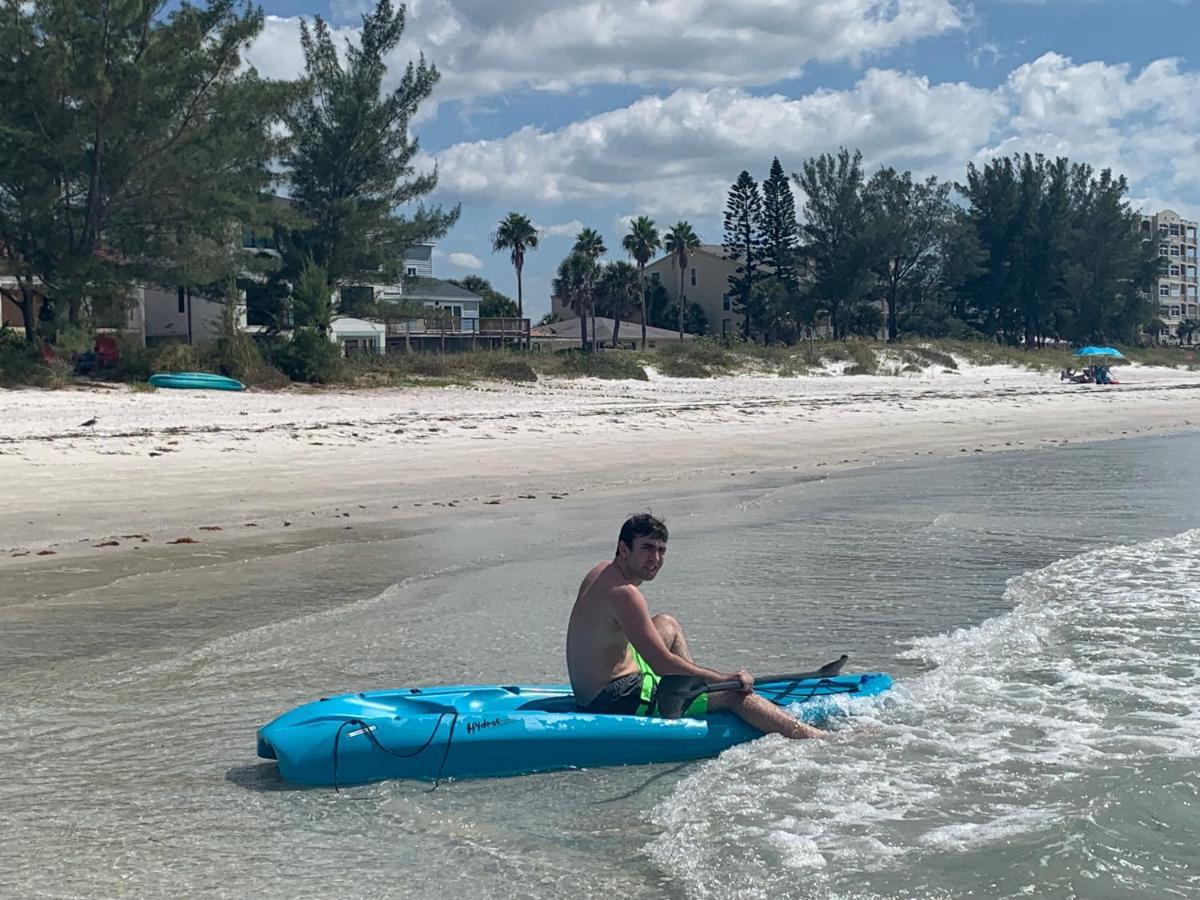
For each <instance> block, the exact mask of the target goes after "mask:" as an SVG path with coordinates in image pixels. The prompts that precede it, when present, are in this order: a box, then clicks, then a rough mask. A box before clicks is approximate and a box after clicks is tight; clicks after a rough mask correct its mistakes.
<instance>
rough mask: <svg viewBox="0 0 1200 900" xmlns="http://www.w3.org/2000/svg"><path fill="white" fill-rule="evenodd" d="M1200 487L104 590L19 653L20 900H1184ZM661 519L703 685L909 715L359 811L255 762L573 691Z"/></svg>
mask: <svg viewBox="0 0 1200 900" xmlns="http://www.w3.org/2000/svg"><path fill="white" fill-rule="evenodd" d="M733 468H734V467H731V471H732V470H733ZM1198 488H1200V436H1180V437H1173V438H1157V439H1151V440H1130V441H1121V442H1115V443H1110V444H1096V445H1086V446H1071V445H1068V446H1066V447H1060V448H1055V449H1053V450H1046V451H1036V452H1023V453H1012V454H987V455H981V456H971V457H970V458H962V459H954V460H938V461H932V460H928V461H925V460H914V461H913V462H912V463H910V464H905V465H894V466H888V467H878V468H873V469H866V470H861V471H856V472H850V473H846V474H843V475H839V476H836V477H831V478H826V479H818V480H812V479H799V478H789V477H787V476H784V475H773V476H770V477H762V476H752V477H746V476H740V477H731V478H729V479H728V480H727V481H725V482H720V483H707V484H703V485H700V484H690V483H681V484H676V485H668V486H662V485H658V486H653V487H648V488H646V489H644V490H640V491H632V492H624V493H619V494H618V493H612V494H610V493H606V492H594V493H592V494H589V495H582V494H581V495H576V496H573V497H571V498H568V500H565V501H554V502H550V501H546V502H537V503H528V504H525V505H522V506H513V507H511V508H504V507H501V508H488V509H487V510H485V511H483V512H471V513H469V514H464V515H461V516H458V517H456V518H447V519H445V520H439V521H437V522H431V523H430V525H429V527H427V528H417V529H412V528H410V529H408V530H407V531H404V532H402V533H401V532H399V531H398V532H396V533H384V532H381V533H379V534H377V535H373V536H371V538H370V539H369V540H368V539H363V536H362V535H360V536H359V539H358V540H356V542H354V543H350V544H336V545H324V546H302V545H297V546H295V547H291V548H284V549H283V550H279V551H278V552H275V553H273V554H272V555H270V556H257V555H255V554H252V553H239V552H237V551H236V549H234V550H229V549H226V550H222V551H220V552H216V553H214V554H213V556H212V558H211V559H209V560H204V561H203V564H201V565H191V566H189V567H187V568H176V569H173V568H170V567H166V568H163V569H162V570H161V571H154V572H145V573H143V574H137V575H132V576H131V575H128V574H125V573H120V572H114V573H113V577H112V580H111V581H109V582H105V581H104V573H103V572H93V573H89V575H88V579H87V580H88V582H89V583H88V586H86V587H82V588H78V589H75V590H66V589H64V590H62V591H60V592H58V593H55V592H53V591H47V592H43V594H42V595H41V596H38V597H36V598H33V599H31V600H29V601H27V602H23V603H21V604H18V605H16V606H8V607H5V608H4V609H3V617H2V618H0V624H2V625H3V628H2V629H0V671H3V674H4V677H3V678H2V679H0V700H2V701H3V708H4V710H5V714H4V716H2V717H0V832H2V833H3V840H0V895H3V896H55V897H96V896H106V897H107V896H139V897H143V896H169V895H170V896H178V895H187V896H214V897H243V896H250V895H258V896H267V897H274V896H279V897H284V896H286V897H326V896H331V895H333V894H346V893H350V894H353V895H354V896H363V897H393V896H405V897H436V896H443V895H446V894H449V893H454V894H457V893H461V892H470V893H471V894H473V895H475V896H484V897H522V898H549V897H568V896H569V897H612V896H614V895H620V896H624V897H678V898H725V897H729V898H733V897H739V898H740V897H745V898H751V897H755V898H757V897H761V898H775V897H796V898H810V897H811V898H826V897H832V898H839V897H845V898H852V897H853V898H858V897H862V898H908V897H912V898H930V897H984V898H991V897H997V898H999V897H1054V898H1069V897H1087V898H1091V897H1097V898H1121V897H1130V898H1134V897H1139V898H1141V897H1151V896H1153V897H1160V896H1161V897H1193V896H1198V895H1200V851H1198V850H1197V846H1198V844H1200V840H1198V839H1200V776H1198V775H1197V771H1196V765H1195V763H1196V759H1197V757H1198V756H1200V531H1198V530H1197V529H1198V528H1200V507H1198V505H1197V504H1198V500H1197V498H1198V497H1200V490H1197V489H1198ZM646 507H650V508H652V509H654V510H655V511H656V512H659V513H660V514H662V515H664V516H665V517H666V518H667V519H668V522H669V525H670V527H671V529H672V539H671V542H670V551H669V553H668V557H667V565H666V567H665V568H664V570H663V573H662V574H661V575H660V576H659V578H658V579H656V581H655V582H654V583H653V584H651V585H647V586H646V587H645V591H646V593H647V596H648V597H649V599H650V602H651V605H652V606H653V607H654V608H655V609H656V610H661V611H669V612H672V613H674V614H675V615H676V616H677V617H678V618H680V619H681V620H682V621H683V623H684V626H685V628H686V629H687V630H688V632H689V635H690V639H691V643H692V645H693V649H694V651H695V653H696V655H697V658H698V660H700V661H701V662H706V663H709V664H712V665H714V666H717V667H734V666H737V665H747V666H748V667H750V669H751V671H752V672H753V671H758V672H760V673H765V672H766V671H769V670H774V671H780V670H788V669H794V668H800V667H808V666H809V665H810V664H814V663H820V662H824V661H827V660H828V659H832V658H834V657H836V656H837V655H838V654H840V653H842V652H848V653H849V654H850V655H851V659H852V666H853V667H855V668H857V669H858V670H868V671H870V670H884V671H889V672H891V673H892V674H893V675H894V676H896V678H897V682H898V685H897V687H896V689H895V690H894V691H892V692H891V693H890V694H889V695H887V696H885V697H883V698H880V699H878V700H873V701H863V702H860V703H858V704H856V707H855V709H854V715H853V716H851V717H850V718H848V719H846V720H844V721H843V722H841V723H840V724H839V727H838V733H837V735H836V736H835V738H834V739H832V740H829V741H825V742H789V741H785V740H783V739H780V738H764V739H762V740H760V741H757V742H754V743H752V744H749V745H744V746H742V747H739V748H735V749H733V750H731V751H729V752H727V753H726V754H724V755H723V756H721V757H720V758H718V759H715V760H711V761H706V762H702V763H689V764H684V765H675V766H653V767H632V768H626V769H605V770H593V771H573V772H560V773H550V774H545V775H535V776H527V777H522V778H511V779H491V780H482V781H461V782H450V783H446V784H442V785H440V786H439V787H437V788H436V789H435V790H430V786H429V785H426V784H415V783H404V782H389V783H384V784H377V785H370V786H364V787H358V788H352V789H345V790H343V791H341V792H340V793H335V792H333V791H331V790H324V789H295V788H292V787H291V786H289V785H286V784H284V783H282V782H281V781H280V780H279V779H278V778H277V776H276V775H275V773H274V769H273V767H272V766H271V765H270V764H268V763H265V762H262V761H259V760H257V759H256V758H255V757H254V730H255V728H256V727H257V726H258V725H259V724H261V723H262V722H264V721H266V720H268V719H270V718H271V717H273V716H274V715H276V714H278V713H279V712H281V711H283V710H285V709H287V708H289V707H291V706H294V705H296V704H297V703H300V702H304V701H306V700H309V699H312V698H313V697H315V696H321V695H325V694H328V693H331V692H334V691H338V690H350V689H355V690H366V689H372V688H383V687H396V686H401V685H419V684H433V683H438V682H451V683H461V682H464V681H481V682H496V681H545V680H555V681H557V680H562V679H563V677H564V672H563V659H562V642H563V635H564V630H565V626H566V618H567V615H568V613H569V610H570V604H571V601H572V599H573V597H574V593H575V590H576V587H577V585H578V582H579V579H580V578H581V577H582V575H583V573H584V571H586V569H587V567H588V566H589V565H591V564H593V563H594V562H595V561H597V560H598V559H601V558H604V557H605V556H607V555H609V554H610V553H611V551H612V547H613V544H614V542H615V531H616V528H617V526H618V525H619V522H620V520H621V518H622V517H623V515H624V514H626V513H627V512H630V511H634V510H637V509H643V508H646ZM68 581H69V579H67V578H66V575H65V574H63V578H62V579H61V583H62V584H67V583H68ZM47 583H57V582H55V581H54V579H47Z"/></svg>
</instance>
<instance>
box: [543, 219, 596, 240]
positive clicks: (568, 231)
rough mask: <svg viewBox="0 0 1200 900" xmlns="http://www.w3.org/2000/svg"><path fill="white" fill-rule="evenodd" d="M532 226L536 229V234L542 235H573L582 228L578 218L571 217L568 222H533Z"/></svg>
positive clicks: (582, 225)
mask: <svg viewBox="0 0 1200 900" xmlns="http://www.w3.org/2000/svg"><path fill="white" fill-rule="evenodd" d="M533 227H534V228H536V229H537V230H538V234H540V235H541V236H542V237H574V236H575V235H577V234H579V232H580V231H582V230H583V228H584V224H583V223H582V222H580V221H579V220H578V219H572V220H571V221H570V222H560V223H559V224H557V225H538V224H536V223H534V226H533Z"/></svg>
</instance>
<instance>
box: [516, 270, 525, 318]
mask: <svg viewBox="0 0 1200 900" xmlns="http://www.w3.org/2000/svg"><path fill="white" fill-rule="evenodd" d="M517 318H518V319H523V318H525V304H524V303H523V302H522V300H521V267H520V266H517Z"/></svg>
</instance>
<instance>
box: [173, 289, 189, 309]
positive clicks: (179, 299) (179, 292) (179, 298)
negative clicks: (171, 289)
mask: <svg viewBox="0 0 1200 900" xmlns="http://www.w3.org/2000/svg"><path fill="white" fill-rule="evenodd" d="M175 301H176V306H177V309H178V312H179V314H180V315H181V316H182V315H183V314H184V313H185V312H187V292H186V291H185V290H184V289H183V288H176V289H175Z"/></svg>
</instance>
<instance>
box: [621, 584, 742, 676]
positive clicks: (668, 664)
mask: <svg viewBox="0 0 1200 900" xmlns="http://www.w3.org/2000/svg"><path fill="white" fill-rule="evenodd" d="M609 602H610V604H611V606H612V612H613V616H614V617H615V618H616V620H617V624H618V625H620V626H621V631H622V632H624V634H625V637H626V638H627V639H628V641H629V643H631V644H633V648H634V649H635V650H637V652H638V653H640V654H641V656H642V659H644V660H645V661H646V662H647V663H649V664H650V668H651V669H653V670H654V671H655V672H656V673H657V674H659V675H698V676H699V677H701V678H703V679H705V680H706V681H737V680H739V679H740V678H741V673H740V672H735V673H732V674H725V673H722V672H717V671H716V670H714V669H706V668H704V667H703V666H698V665H696V664H695V663H693V662H688V661H687V660H686V659H684V658H683V657H682V656H677V655H676V654H674V653H672V652H671V651H670V649H669V648H668V647H667V645H666V642H664V641H663V639H662V635H661V634H659V633H658V629H657V628H655V627H654V622H652V621H651V619H650V610H649V609H648V608H647V607H646V598H645V597H643V596H642V592H641V591H639V590H638V589H637V588H635V587H633V586H632V585H625V586H622V587H619V588H616V589H615V590H614V591H613V593H612V595H611V597H610V601H609ZM747 689H748V688H747Z"/></svg>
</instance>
